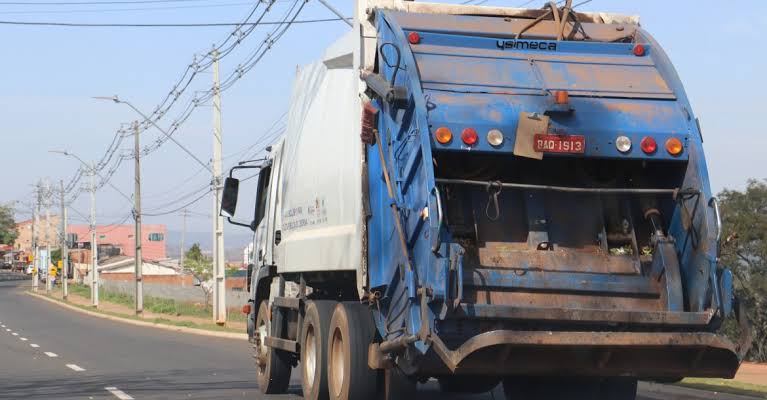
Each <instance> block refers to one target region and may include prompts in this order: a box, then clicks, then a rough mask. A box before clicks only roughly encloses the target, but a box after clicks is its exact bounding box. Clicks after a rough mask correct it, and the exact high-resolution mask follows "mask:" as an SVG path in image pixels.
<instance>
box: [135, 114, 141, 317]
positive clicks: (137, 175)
mask: <svg viewBox="0 0 767 400" xmlns="http://www.w3.org/2000/svg"><path fill="white" fill-rule="evenodd" d="M138 135H139V125H138V121H133V145H134V159H135V161H136V163H135V164H136V171H135V182H134V183H135V188H134V189H133V190H134V193H133V201H134V207H133V217H134V218H135V222H136V234H135V238H134V239H135V242H136V271H135V275H136V295H135V297H136V315H138V316H139V317H140V316H142V315H144V283H143V282H142V279H143V271H142V270H143V268H144V261H143V259H142V257H141V242H142V237H141V149H140V148H139V137H138Z"/></svg>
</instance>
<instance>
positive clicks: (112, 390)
mask: <svg viewBox="0 0 767 400" xmlns="http://www.w3.org/2000/svg"><path fill="white" fill-rule="evenodd" d="M104 389H106V390H107V391H108V392H109V393H112V394H113V395H115V397H117V398H118V399H120V400H133V397H130V396H128V394H127V393H125V392H123V391H122V390H120V389H118V388H116V387H114V386H109V387H105V388H104Z"/></svg>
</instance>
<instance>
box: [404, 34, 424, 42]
mask: <svg viewBox="0 0 767 400" xmlns="http://www.w3.org/2000/svg"><path fill="white" fill-rule="evenodd" d="M407 41H408V42H410V44H418V43H421V35H419V34H418V32H410V33H408V34H407Z"/></svg>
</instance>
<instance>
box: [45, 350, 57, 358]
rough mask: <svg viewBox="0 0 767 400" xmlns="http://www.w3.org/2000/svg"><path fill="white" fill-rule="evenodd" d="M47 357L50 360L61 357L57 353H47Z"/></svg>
mask: <svg viewBox="0 0 767 400" xmlns="http://www.w3.org/2000/svg"><path fill="white" fill-rule="evenodd" d="M45 355H46V356H48V357H50V358H54V357H58V356H59V355H58V354H56V353H51V352H50V351H46V352H45Z"/></svg>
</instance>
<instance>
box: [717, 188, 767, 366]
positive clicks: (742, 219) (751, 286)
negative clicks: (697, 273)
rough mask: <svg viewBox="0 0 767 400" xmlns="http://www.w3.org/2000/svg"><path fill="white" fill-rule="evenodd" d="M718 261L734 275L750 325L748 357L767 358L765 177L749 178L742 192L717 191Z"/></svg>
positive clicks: (766, 192)
mask: <svg viewBox="0 0 767 400" xmlns="http://www.w3.org/2000/svg"><path fill="white" fill-rule="evenodd" d="M718 197H719V200H720V204H721V212H722V226H723V232H722V263H723V264H724V265H726V266H728V267H730V268H731V269H732V272H733V274H734V275H735V278H736V279H735V292H736V295H737V296H738V299H739V301H740V302H741V303H742V304H743V305H745V306H746V308H747V310H748V316H749V319H750V320H751V323H752V324H753V327H752V331H753V335H754V337H753V339H754V340H753V342H752V343H753V344H752V346H751V350H750V351H749V353H748V358H749V359H751V360H754V361H767V180H764V181H757V180H749V182H748V185H747V187H746V190H745V192H739V191H735V190H727V189H725V190H723V191H722V192H721V193H719V196H718Z"/></svg>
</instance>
